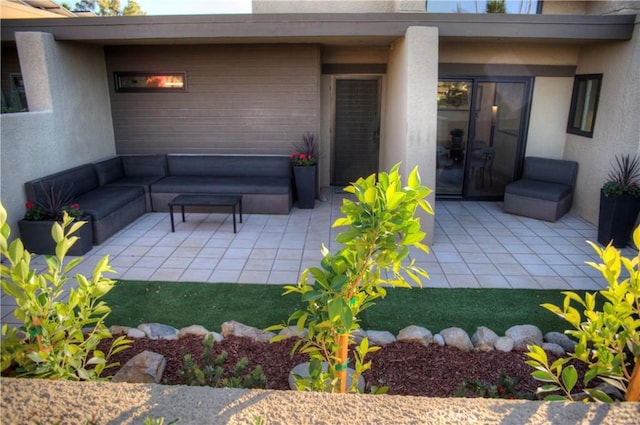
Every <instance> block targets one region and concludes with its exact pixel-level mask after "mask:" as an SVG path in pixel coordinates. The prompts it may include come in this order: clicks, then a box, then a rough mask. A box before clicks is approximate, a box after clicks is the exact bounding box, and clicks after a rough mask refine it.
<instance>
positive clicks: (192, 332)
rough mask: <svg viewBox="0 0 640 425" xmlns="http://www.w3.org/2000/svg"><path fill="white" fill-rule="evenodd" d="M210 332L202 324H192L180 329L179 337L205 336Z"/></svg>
mask: <svg viewBox="0 0 640 425" xmlns="http://www.w3.org/2000/svg"><path fill="white" fill-rule="evenodd" d="M208 334H209V331H208V330H207V328H205V327H204V326H201V325H191V326H187V327H184V328H182V329H180V331H178V338H184V337H186V336H201V337H205V336H207V335H208Z"/></svg>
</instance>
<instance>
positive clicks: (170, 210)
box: [169, 205, 176, 232]
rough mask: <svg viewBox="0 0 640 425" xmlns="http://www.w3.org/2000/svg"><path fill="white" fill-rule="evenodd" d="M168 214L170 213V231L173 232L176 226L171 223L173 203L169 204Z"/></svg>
mask: <svg viewBox="0 0 640 425" xmlns="http://www.w3.org/2000/svg"><path fill="white" fill-rule="evenodd" d="M169 214H170V215H171V231H172V232H175V231H176V227H175V225H174V224H173V205H169Z"/></svg>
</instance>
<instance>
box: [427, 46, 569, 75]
mask: <svg viewBox="0 0 640 425" xmlns="http://www.w3.org/2000/svg"><path fill="white" fill-rule="evenodd" d="M578 52H579V48H578V47H577V46H574V45H564V44H563V45H559V44H558V45H554V44H548V43H547V44H535V43H518V44H505V43H490V42H482V43H481V42H464V43H459V42H450V41H443V42H441V43H440V62H442V63H482V64H487V71H488V73H489V74H490V71H491V67H490V65H491V64H522V65H575V64H576V62H577V60H578ZM525 70H526V69H525Z"/></svg>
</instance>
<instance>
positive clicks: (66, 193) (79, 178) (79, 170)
mask: <svg viewBox="0 0 640 425" xmlns="http://www.w3.org/2000/svg"><path fill="white" fill-rule="evenodd" d="M98 186H99V185H98V176H97V175H96V171H95V169H94V168H93V165H91V164H85V165H80V166H79V167H74V168H70V169H68V170H64V171H61V172H59V173H56V174H51V175H49V176H46V177H42V178H39V179H36V180H32V181H29V182H27V183H25V189H26V191H27V198H28V199H29V200H31V201H36V202H38V203H40V204H44V205H48V201H47V199H48V196H49V195H48V192H49V191H51V190H53V192H54V194H55V195H56V196H61V197H64V198H69V199H75V198H77V197H78V196H80V195H82V194H84V193H87V192H89V191H91V190H93V189H95V188H97V187H98Z"/></svg>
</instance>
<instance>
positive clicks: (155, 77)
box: [113, 72, 187, 92]
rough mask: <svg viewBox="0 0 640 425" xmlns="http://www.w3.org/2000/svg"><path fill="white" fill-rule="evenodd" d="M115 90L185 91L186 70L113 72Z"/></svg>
mask: <svg viewBox="0 0 640 425" xmlns="http://www.w3.org/2000/svg"><path fill="white" fill-rule="evenodd" d="M113 76H114V79H115V85H116V92H157V91H187V73H186V72H114V74H113Z"/></svg>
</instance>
